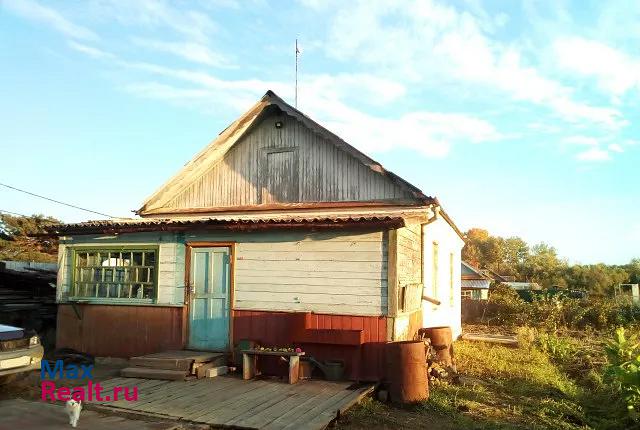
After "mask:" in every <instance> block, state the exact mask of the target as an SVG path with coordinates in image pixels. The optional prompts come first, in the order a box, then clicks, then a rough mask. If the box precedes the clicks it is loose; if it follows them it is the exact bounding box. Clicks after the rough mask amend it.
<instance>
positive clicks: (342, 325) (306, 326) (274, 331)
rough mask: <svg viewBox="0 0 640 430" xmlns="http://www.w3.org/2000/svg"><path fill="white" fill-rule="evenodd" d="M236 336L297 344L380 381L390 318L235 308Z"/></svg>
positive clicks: (354, 375) (353, 374)
mask: <svg viewBox="0 0 640 430" xmlns="http://www.w3.org/2000/svg"><path fill="white" fill-rule="evenodd" d="M233 327H234V330H233V339H234V341H235V342H236V343H237V342H238V341H240V340H242V339H248V340H254V341H257V342H258V343H260V344H261V345H263V346H285V345H292V344H295V345H296V346H300V347H302V348H303V350H304V351H305V352H306V353H307V355H312V356H313V357H315V358H316V359H318V360H320V361H322V360H344V361H345V371H346V374H347V375H348V377H349V378H350V379H353V380H372V381H375V380H379V379H380V378H381V377H382V375H383V353H384V344H385V342H386V341H387V321H386V317H382V316H381V317H369V316H350V315H325V314H311V313H308V314H304V313H288V312H266V311H242V310H236V311H234V324H233Z"/></svg>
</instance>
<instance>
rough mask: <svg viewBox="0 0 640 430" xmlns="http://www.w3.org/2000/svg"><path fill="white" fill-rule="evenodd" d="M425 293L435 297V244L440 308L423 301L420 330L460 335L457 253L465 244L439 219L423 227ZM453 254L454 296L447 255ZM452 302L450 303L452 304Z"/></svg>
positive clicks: (458, 260)
mask: <svg viewBox="0 0 640 430" xmlns="http://www.w3.org/2000/svg"><path fill="white" fill-rule="evenodd" d="M423 235H424V236H423V237H424V243H423V246H424V251H423V255H424V261H423V264H424V270H423V273H424V282H423V284H424V293H425V295H427V296H431V297H433V296H434V285H433V281H434V276H433V273H434V270H433V260H434V258H433V243H434V242H436V243H437V244H438V264H437V266H438V271H437V279H436V282H437V293H436V294H435V296H436V297H435V298H436V299H438V300H440V302H441V304H440V305H433V304H431V303H429V302H427V301H423V302H422V318H423V327H440V326H450V327H451V330H452V332H453V335H454V337H457V336H459V335H460V334H461V333H462V320H461V314H460V312H461V310H460V302H461V297H460V296H461V288H460V284H461V282H460V276H461V275H460V253H461V251H462V247H463V246H464V242H463V241H462V239H460V237H459V236H458V235H457V234H456V232H455V231H454V230H453V228H451V226H450V225H449V224H448V223H447V222H446V221H445V220H444V219H442V218H441V217H439V218H438V219H437V220H436V221H433V222H431V223H430V224H426V225H425V226H423ZM451 253H453V285H454V288H453V295H451V289H450V263H451V262H450V254H451ZM452 303H453V304H452Z"/></svg>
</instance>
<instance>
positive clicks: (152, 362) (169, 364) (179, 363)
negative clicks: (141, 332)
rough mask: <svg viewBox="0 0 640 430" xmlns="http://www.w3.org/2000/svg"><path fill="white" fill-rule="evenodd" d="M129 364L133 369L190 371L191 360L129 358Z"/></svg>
mask: <svg viewBox="0 0 640 430" xmlns="http://www.w3.org/2000/svg"><path fill="white" fill-rule="evenodd" d="M129 364H131V365H133V366H135V367H146V368H149V369H164V370H183V371H190V370H191V365H192V364H193V360H190V359H184V358H182V359H174V358H149V357H144V356H142V357H131V358H130V359H129Z"/></svg>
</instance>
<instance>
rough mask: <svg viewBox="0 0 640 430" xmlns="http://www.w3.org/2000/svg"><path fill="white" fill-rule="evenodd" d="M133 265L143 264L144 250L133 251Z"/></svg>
mask: <svg viewBox="0 0 640 430" xmlns="http://www.w3.org/2000/svg"><path fill="white" fill-rule="evenodd" d="M132 265H133V266H142V252H134V253H133V264H132Z"/></svg>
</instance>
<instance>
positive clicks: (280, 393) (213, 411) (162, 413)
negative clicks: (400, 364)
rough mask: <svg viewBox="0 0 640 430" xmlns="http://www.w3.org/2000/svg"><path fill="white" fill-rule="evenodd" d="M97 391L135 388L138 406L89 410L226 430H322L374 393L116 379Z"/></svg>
mask: <svg viewBox="0 0 640 430" xmlns="http://www.w3.org/2000/svg"><path fill="white" fill-rule="evenodd" d="M100 385H102V386H103V395H104V394H109V393H111V390H112V389H113V387H116V386H121V387H131V388H132V387H138V401H135V402H130V401H125V400H119V401H117V402H87V403H88V406H89V409H91V408H93V409H96V410H103V411H110V412H116V413H127V414H132V415H136V414H138V415H153V416H155V417H161V418H165V419H176V420H184V421H188V422H193V423H204V424H209V425H212V426H221V427H231V428H234V427H235V428H245V429H309V430H318V429H324V428H325V427H326V426H327V425H328V424H329V423H331V421H333V420H334V419H335V418H336V416H337V415H338V414H339V413H340V414H341V413H343V412H344V411H346V410H347V409H348V408H350V407H351V406H353V405H354V404H356V403H358V402H359V401H360V400H361V399H362V398H363V397H364V396H366V395H367V394H368V393H370V392H372V391H373V388H374V386H373V384H368V385H361V386H358V387H356V388H352V387H351V385H352V384H351V383H350V382H330V381H320V380H305V381H300V382H299V383H297V384H293V385H289V384H286V383H282V382H275V381H271V380H250V381H243V380H242V379H240V378H239V377H236V376H219V377H217V378H205V379H194V380H190V381H159V380H150V379H137V378H115V379H110V380H107V381H105V382H101V383H100ZM130 392H131V390H130Z"/></svg>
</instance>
